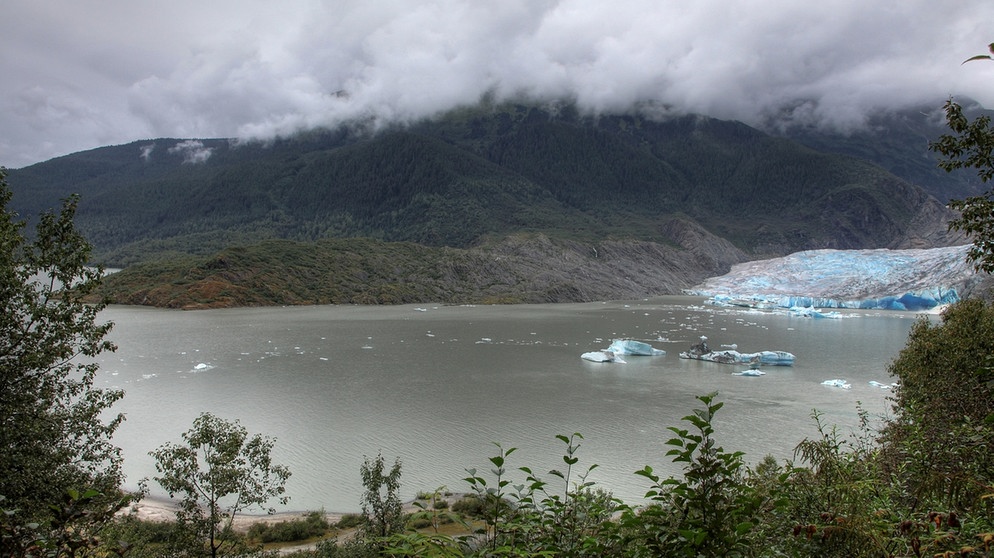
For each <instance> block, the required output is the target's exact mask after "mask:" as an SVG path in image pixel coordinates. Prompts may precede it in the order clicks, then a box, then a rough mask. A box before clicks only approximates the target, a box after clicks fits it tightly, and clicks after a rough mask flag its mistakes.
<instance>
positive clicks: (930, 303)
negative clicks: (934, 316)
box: [687, 245, 975, 317]
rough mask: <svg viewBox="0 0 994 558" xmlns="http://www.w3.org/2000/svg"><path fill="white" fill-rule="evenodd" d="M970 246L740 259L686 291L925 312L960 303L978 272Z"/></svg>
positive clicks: (763, 301) (747, 300)
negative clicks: (726, 270) (969, 254)
mask: <svg viewBox="0 0 994 558" xmlns="http://www.w3.org/2000/svg"><path fill="white" fill-rule="evenodd" d="M969 249H970V245H964V246H952V247H945V248H931V249H912V250H885V249H879V250H809V251H805V252H797V253H794V254H790V255H789V256H784V257H782V258H774V259H770V260H758V261H753V262H746V263H742V264H737V265H735V266H733V267H732V270H731V271H730V272H729V273H727V274H725V275H722V276H721V277H714V278H711V279H708V280H707V281H705V282H704V283H703V284H701V285H698V286H697V287H694V288H693V289H689V290H688V291H687V292H688V294H693V295H697V296H707V297H711V299H712V301H713V302H714V303H715V304H721V305H735V306H751V307H757V308H774V307H779V308H791V309H794V310H796V311H797V313H799V314H803V312H801V311H800V310H798V309H805V308H809V309H814V308H861V309H886V310H909V311H925V310H931V309H933V308H935V307H937V306H940V305H944V304H950V303H952V302H956V301H957V300H959V292H958V290H959V289H960V288H962V287H963V286H964V285H966V284H967V283H968V282H970V281H971V280H973V279H974V278H975V272H974V270H973V267H972V265H970V264H969V263H968V262H967V261H966V253H967V251H968V250H969ZM794 310H792V311H794ZM810 315H811V316H812V317H831V316H830V315H825V314H822V315H819V316H814V315H813V314H810Z"/></svg>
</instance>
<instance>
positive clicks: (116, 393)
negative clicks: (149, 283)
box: [0, 168, 124, 519]
mask: <svg viewBox="0 0 994 558" xmlns="http://www.w3.org/2000/svg"><path fill="white" fill-rule="evenodd" d="M11 197H12V193H11V191H10V189H9V188H8V186H7V183H6V178H5V173H4V169H2V168H0V305H2V306H3V308H2V310H0V495H3V496H4V497H5V498H6V500H5V502H4V507H5V508H7V509H15V508H16V509H19V510H20V511H19V513H20V514H22V515H23V516H31V515H34V516H37V518H40V519H49V518H50V517H49V516H50V515H51V510H50V508H49V506H51V505H56V504H58V503H59V502H61V501H62V499H63V498H64V497H65V496H66V495H67V494H69V493H70V492H71V491H75V492H77V493H83V492H87V493H89V492H90V491H92V490H97V491H99V492H103V493H106V494H107V496H108V498H110V497H112V496H115V494H113V493H116V492H117V490H118V487H119V486H120V483H121V480H122V474H121V455H120V450H119V448H117V447H115V446H114V445H113V444H112V443H111V437H112V435H113V433H114V431H115V430H116V429H117V427H118V426H119V425H120V424H121V421H122V420H123V418H124V417H123V415H120V414H117V415H114V414H109V413H108V411H109V410H110V408H111V407H112V405H113V404H114V402H116V401H117V400H118V399H120V398H121V397H122V396H123V392H122V391H120V390H111V389H98V388H96V387H94V380H95V376H96V373H97V369H98V364H97V363H96V362H93V359H94V357H96V356H97V355H99V354H100V353H101V352H103V351H112V350H114V348H115V347H114V345H113V344H112V343H111V342H110V341H108V340H106V339H105V337H106V335H107V333H108V332H109V331H110V329H111V324H110V323H103V324H101V323H98V320H97V318H98V313H99V312H100V310H101V309H102V308H103V305H102V304H89V303H87V302H86V301H87V297H88V296H89V295H90V294H91V293H92V292H93V289H94V288H95V287H96V286H97V285H98V284H99V283H100V280H101V275H102V272H101V270H100V269H98V268H93V267H89V257H90V249H91V247H90V244H89V243H88V242H87V241H86V240H85V239H84V238H83V236H82V235H80V233H79V232H78V231H77V230H76V228H75V226H74V224H73V218H74V216H75V212H76V203H77V199H78V198H77V197H76V196H73V197H70V198H69V199H67V200H65V201H64V203H63V205H62V208H61V210H60V211H58V212H54V211H49V212H47V213H44V214H43V215H41V216H40V218H39V219H38V222H37V226H36V233H35V235H34V239H33V240H28V239H27V238H26V237H25V235H24V234H23V231H24V228H25V226H26V224H25V222H24V221H21V220H19V219H18V216H17V215H16V214H15V213H13V212H12V211H8V210H7V205H8V203H9V201H10V199H11ZM67 285H68V286H72V288H71V289H67V288H65V286H67ZM93 500H94V501H96V500H99V498H96V499H93Z"/></svg>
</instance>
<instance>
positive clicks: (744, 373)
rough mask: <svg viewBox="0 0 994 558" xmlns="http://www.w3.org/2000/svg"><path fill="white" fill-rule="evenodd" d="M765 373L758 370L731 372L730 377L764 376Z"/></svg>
mask: <svg viewBox="0 0 994 558" xmlns="http://www.w3.org/2000/svg"><path fill="white" fill-rule="evenodd" d="M765 375H766V372H763V371H762V370H760V369H758V368H750V369H748V370H743V371H741V372H732V376H765Z"/></svg>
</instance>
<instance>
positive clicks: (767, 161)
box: [8, 104, 951, 300]
mask: <svg viewBox="0 0 994 558" xmlns="http://www.w3.org/2000/svg"><path fill="white" fill-rule="evenodd" d="M833 141H835V142H837V141H838V140H837V139H836V140H833ZM810 143H812V142H810V141H809V144H810ZM831 151H833V150H830V149H827V148H826V149H825V150H818V149H814V148H812V147H810V146H808V145H804V144H802V143H801V142H799V141H795V140H793V139H791V138H788V137H778V136H774V135H770V134H767V133H764V132H761V131H759V130H757V129H754V128H751V127H749V126H746V125H745V124H742V123H739V122H730V121H721V120H716V119H712V118H707V117H702V116H681V117H675V118H668V119H665V120H656V119H652V118H649V117H646V116H644V115H637V114H629V115H614V116H600V117H597V118H593V117H586V116H583V115H580V114H578V113H577V112H576V111H575V110H574V109H573V107H571V106H570V105H569V104H561V105H557V106H545V107H537V106H529V105H516V104H507V105H499V106H494V105H488V104H481V105H479V106H476V107H467V108H463V109H460V110H456V111H453V112H450V113H447V114H444V115H441V116H439V117H438V118H435V119H432V120H430V121H423V122H418V123H414V124H410V125H407V126H403V127H394V128H390V129H384V130H375V131H372V130H368V129H366V128H365V127H363V126H362V125H361V123H358V124H355V125H353V126H350V127H342V128H340V129H337V130H316V131H311V132H308V133H302V134H299V135H297V136H294V137H291V138H283V139H277V140H274V141H272V142H269V143H259V142H241V143H240V142H234V141H227V140H180V139H156V140H146V141H139V142H134V143H131V144H127V145H120V146H112V147H104V148H99V149H94V150H90V151H86V152H81V153H75V154H72V155H68V156H65V157H60V158H57V159H53V160H51V161H47V162H44V163H39V164H37V165H32V166H30V167H25V168H23V169H15V170H12V171H10V174H9V177H8V182H9V183H10V185H11V188H12V189H13V191H14V199H13V201H12V206H13V208H14V209H15V210H17V211H18V212H20V213H21V214H22V215H25V216H31V215H35V214H37V213H38V212H39V211H41V210H44V209H47V208H50V207H55V206H57V205H58V200H59V199H60V198H63V197H65V196H67V195H69V194H70V193H74V192H77V193H80V194H81V201H80V204H79V210H78V213H77V224H78V226H79V228H80V229H81V230H82V231H83V232H84V234H85V235H86V236H87V238H89V239H90V241H91V242H93V243H94V245H95V256H96V257H97V259H98V260H100V261H101V262H104V263H105V264H108V265H111V266H128V265H132V264H136V263H139V262H143V261H145V262H147V261H150V260H156V259H161V258H163V257H177V256H181V255H186V256H189V255H193V256H198V257H199V258H200V259H199V260H197V261H198V262H199V263H196V264H193V267H197V266H207V267H209V265H210V263H209V262H210V261H214V260H216V258H217V257H218V255H219V254H220V253H221V252H222V251H224V250H229V249H231V248H233V247H237V246H242V247H251V246H253V245H257V244H258V243H260V242H262V241H266V240H272V239H282V240H287V241H292V242H291V244H287V245H280V246H277V245H268V247H267V248H266V249H264V250H262V252H265V253H267V254H269V255H270V256H271V255H272V254H275V253H276V252H279V251H280V250H288V252H287V253H285V254H284V255H283V256H282V257H283V258H284V260H283V261H284V264H283V265H284V267H286V266H288V265H289V264H290V263H293V261H294V258H297V259H299V258H300V257H301V255H300V254H299V250H297V249H296V248H290V246H291V245H292V243H293V242H296V243H300V242H314V241H318V240H328V239H343V238H360V237H361V238H366V239H372V240H374V241H376V242H375V243H374V244H369V245H365V246H366V249H367V250H370V251H371V254H373V253H376V254H379V253H391V252H393V251H395V250H397V249H398V248H397V245H396V244H394V243H408V244H409V245H416V246H418V247H419V248H418V250H420V249H422V248H429V249H433V250H434V251H433V252H430V254H431V255H428V253H422V254H421V255H420V256H419V257H420V258H422V259H429V260H433V261H435V260H438V259H439V258H441V259H445V258H444V257H442V256H441V254H443V251H442V249H443V248H444V249H449V250H461V251H463V252H461V254H463V256H466V255H467V254H472V257H473V258H475V257H479V255H480V254H483V255H484V258H486V257H500V256H499V254H500V251H501V250H503V249H506V247H507V246H508V242H510V243H511V244H515V245H519V246H524V245H527V244H529V243H534V244H533V245H532V246H531V247H530V248H528V249H525V250H524V252H526V253H529V254H532V255H533V256H534V258H536V259H530V258H522V259H518V260H514V261H516V262H518V264H520V266H521V267H520V269H515V270H514V271H513V272H512V271H505V272H503V273H505V274H511V275H514V274H515V273H522V274H525V273H527V272H528V270H529V269H531V270H532V271H536V270H535V269H532V266H533V265H539V266H541V261H542V258H545V257H550V255H551V253H547V250H546V248H548V247H549V246H552V247H554V248H553V249H552V252H554V253H556V254H558V255H559V256H557V257H561V259H566V260H568V259H570V258H571V257H572V256H570V257H566V256H565V254H576V255H579V256H577V257H582V258H584V259H585V260H584V264H585V265H586V266H588V267H589V266H593V265H594V264H601V263H602V262H597V261H595V258H596V256H593V255H592V254H595V253H597V254H600V253H601V252H603V251H604V249H605V245H604V244H603V243H604V242H613V243H620V244H615V245H616V246H621V245H622V244H626V245H627V248H626V249H625V250H621V251H620V252H622V253H627V254H629V256H626V257H625V258H623V260H624V261H623V262H622V261H618V262H615V264H616V265H614V266H608V267H607V269H614V271H613V272H606V275H605V276H604V277H602V278H601V279H600V281H601V283H599V284H598V286H590V287H582V286H579V287H576V288H577V290H578V292H577V293H576V294H575V296H574V297H573V299H591V298H590V297H600V298H612V296H611V292H615V293H617V294H623V295H630V294H638V293H643V294H653V293H655V294H663V292H664V291H674V290H677V291H678V289H679V288H683V287H686V286H691V285H693V284H695V283H696V282H698V281H700V280H702V279H704V278H705V277H707V276H710V275H715V274H721V273H724V272H725V271H727V269H728V267H729V266H730V265H731V264H732V263H736V262H739V261H745V260H747V259H758V258H762V257H770V256H779V255H784V254H788V253H791V252H796V251H799V250H808V249H820V248H836V249H855V248H881V247H915V248H926V247H932V246H941V245H946V244H949V243H950V242H951V239H950V237H949V236H948V235H947V234H946V232H945V223H946V222H947V220H948V213H947V211H946V210H945V209H944V208H943V207H942V204H940V203H939V202H938V201H937V200H936V199H935V198H934V197H933V196H930V195H929V194H928V193H927V192H926V191H925V190H923V189H922V188H920V187H918V186H916V185H914V184H912V183H910V182H908V181H906V180H903V179H901V178H899V177H897V176H895V175H894V174H892V173H890V172H887V171H886V170H884V169H882V168H880V167H879V166H877V165H874V164H872V163H870V162H868V161H866V160H865V159H862V158H859V157H856V156H853V155H852V154H848V155H847V154H840V153H835V152H831ZM835 151H838V150H835ZM522 239H525V240H522ZM315 246H316V245H315ZM718 246H721V247H720V248H716V247H718ZM325 247H326V248H327V246H325ZM632 247H638V248H635V249H633V250H629V249H628V248H632ZM409 249H412V248H411V247H410V246H408V247H407V248H405V249H404V250H409ZM315 251H321V250H319V249H318V248H315ZM663 252H665V253H666V254H667V255H666V256H665V257H658V261H654V260H652V259H650V254H659V253H663ZM463 256H460V257H463ZM466 257H470V256H466ZM653 257H655V256H653ZM278 259H279V258H276V260H278ZM374 259H375V258H374ZM184 261H187V260H184ZM274 261H275V260H274ZM504 261H505V263H506V262H507V261H508V260H507V258H505V260H504ZM188 263H189V262H188ZM383 263H384V261H383V260H380V263H379V264H375V265H382V264H383ZM325 265H330V264H327V262H326V264H325ZM362 265H374V264H372V263H369V262H366V263H363V264H362ZM375 265H374V267H375ZM467 265H468V264H467ZM639 266H641V267H642V268H644V269H645V270H647V271H646V272H644V273H648V274H650V275H651V274H656V275H658V276H660V277H663V276H665V277H669V279H668V280H669V281H670V283H668V284H667V285H660V284H659V282H658V281H652V280H646V281H643V279H642V278H640V279H638V280H637V281H636V282H637V283H638V284H639V288H635V289H627V290H626V289H622V288H620V287H618V285H617V283H618V281H615V280H614V279H608V278H607V275H610V274H611V273H614V274H616V275H618V276H619V277H623V275H624V274H625V273H629V274H630V272H631V271H632V270H633V269H635V268H637V267H639ZM666 266H670V267H674V268H676V269H679V270H680V271H679V273H677V274H676V275H674V276H669V275H667V274H666V273H664V271H667V270H666V269H665V267H666ZM193 267H191V268H190V269H192V268H193ZM250 267H251V266H250ZM553 268H554V269H553ZM553 268H550V269H549V271H550V273H566V275H564V276H565V277H568V276H569V275H568V273H569V272H568V271H566V270H568V269H574V270H575V269H580V267H573V268H571V267H570V266H568V265H567V266H565V267H555V266H553ZM377 269H378V271H376V273H375V275H377V276H380V277H394V275H393V273H394V272H395V271H396V270H390V269H387V268H383V269H380V268H377ZM143 273H145V274H146V275H147V274H148V272H147V271H145V272H143ZM644 273H643V272H639V273H638V275H643V274H644ZM125 276H127V274H125ZM523 276H524V275H522V277H523ZM677 276H679V278H678V277H677ZM615 279H616V278H615ZM551 281H552V283H555V281H554V280H551ZM591 281H593V279H591ZM443 283H444V284H445V289H448V291H449V292H451V291H452V288H451V287H452V282H451V281H448V280H447V281H444V282H443ZM569 283H570V284H572V285H574V286H576V285H579V284H580V283H581V282H578V281H576V278H575V277H572V278H571V281H569ZM612 284H614V287H613V288H614V289H615V290H614V291H612V290H611V288H612V287H610V285H612ZM546 286H547V285H546ZM602 287H603V288H602ZM544 288H545V287H541V288H539V289H538V290H539V291H542V289H544ZM445 289H443V290H445ZM471 291H472V289H470V290H468V291H467V292H471ZM512 291H514V293H515V294H513V295H510V297H511V298H524V299H528V300H532V299H535V298H537V299H540V300H550V299H554V300H563V299H564V297H560V296H558V295H556V296H547V295H538V296H537V297H531V296H530V295H528V296H524V295H521V292H524V291H529V289H527V288H526V289H523V290H521V289H517V290H515V289H512ZM588 291H589V292H588ZM473 292H475V291H473ZM529 292H531V291H529ZM542 292H545V291H542ZM426 296H427V295H426ZM460 296H461V295H460ZM500 296H504V295H500ZM311 298H312V299H315V300H324V299H323V298H321V297H311ZM454 298H459V299H460V300H463V299H465V300H469V299H470V298H472V297H471V296H469V295H466V296H465V297H462V298H460V297H455V296H454ZM566 298H568V297H566ZM613 298H617V296H614V297H613ZM303 299H307V297H306V296H305V297H303ZM405 300H406V299H405Z"/></svg>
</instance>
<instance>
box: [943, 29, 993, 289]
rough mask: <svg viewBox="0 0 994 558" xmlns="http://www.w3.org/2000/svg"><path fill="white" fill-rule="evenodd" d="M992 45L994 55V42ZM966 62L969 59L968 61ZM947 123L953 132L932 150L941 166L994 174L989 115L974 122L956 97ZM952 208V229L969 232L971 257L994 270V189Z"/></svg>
mask: <svg viewBox="0 0 994 558" xmlns="http://www.w3.org/2000/svg"><path fill="white" fill-rule="evenodd" d="M988 48H989V49H990V51H991V53H992V54H994V43H991V44H990V45H989V46H988ZM973 60H994V58H992V57H991V55H987V54H980V55H977V56H973V57H971V58H969V59H967V60H966V62H970V61H973ZM964 63H965V62H964ZM945 111H946V124H947V125H948V126H949V129H950V130H952V132H953V133H952V134H945V135H942V136H940V137H939V139H938V140H936V141H934V142H931V143H929V149H931V150H932V151H935V152H937V153H939V154H940V155H942V156H943V158H942V159H940V161H939V166H940V167H942V168H943V169H946V170H947V171H952V170H954V169H961V168H974V169H977V174H978V175H979V176H980V180H981V181H982V182H988V181H989V180H990V179H991V178H992V177H994V128H992V127H991V119H990V117H989V116H987V115H981V116H978V117H976V118H975V119H973V120H972V121H971V120H970V119H969V118H967V116H966V114H964V111H963V107H962V106H961V105H960V104H959V103H957V102H954V101H953V100H952V99H950V100H949V101H947V102H946V105H945ZM949 207H951V208H953V209H955V210H957V211H959V212H960V216H959V217H958V218H956V219H954V220H952V221H951V222H950V223H949V228H950V229H953V230H958V231H962V232H965V233H966V234H967V235H969V237H970V239H971V240H972V241H973V248H971V249H970V252H969V254H968V256H967V257H968V258H969V259H970V260H971V261H972V262H973V263H974V266H975V267H976V268H977V270H978V271H986V272H988V273H990V272H992V271H994V190H987V191H986V192H984V193H983V194H981V195H979V196H972V197H968V198H966V199H964V200H953V201H951V202H950V203H949Z"/></svg>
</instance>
